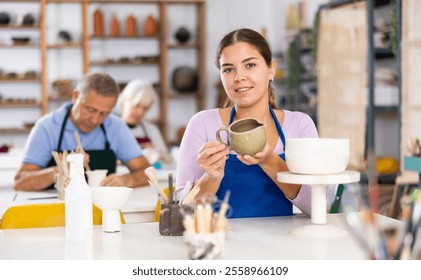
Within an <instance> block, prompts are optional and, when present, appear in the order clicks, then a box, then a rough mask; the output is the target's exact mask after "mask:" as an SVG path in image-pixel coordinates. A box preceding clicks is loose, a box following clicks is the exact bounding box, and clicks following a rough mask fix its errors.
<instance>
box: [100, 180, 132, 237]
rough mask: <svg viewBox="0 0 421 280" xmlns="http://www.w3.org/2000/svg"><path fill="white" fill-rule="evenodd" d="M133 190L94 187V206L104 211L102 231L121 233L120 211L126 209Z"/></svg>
mask: <svg viewBox="0 0 421 280" xmlns="http://www.w3.org/2000/svg"><path fill="white" fill-rule="evenodd" d="M132 191H133V189H132V188H127V187H93V188H92V198H93V202H94V204H95V205H96V206H97V207H98V208H100V209H101V210H102V230H103V231H105V232H119V231H121V218H120V209H121V208H123V207H124V205H125V204H126V203H127V201H128V200H129V198H130V195H131V194H132Z"/></svg>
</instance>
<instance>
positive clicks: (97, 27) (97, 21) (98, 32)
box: [94, 9, 104, 36]
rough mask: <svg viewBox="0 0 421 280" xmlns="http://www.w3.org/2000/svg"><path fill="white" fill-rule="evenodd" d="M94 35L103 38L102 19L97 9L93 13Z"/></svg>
mask: <svg viewBox="0 0 421 280" xmlns="http://www.w3.org/2000/svg"><path fill="white" fill-rule="evenodd" d="M94 35H95V36H104V18H103V16H102V12H101V10H99V9H98V10H96V11H95V12H94Z"/></svg>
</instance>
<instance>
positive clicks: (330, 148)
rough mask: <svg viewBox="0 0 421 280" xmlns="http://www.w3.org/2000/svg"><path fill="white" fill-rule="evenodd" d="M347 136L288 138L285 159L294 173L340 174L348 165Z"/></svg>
mask: <svg viewBox="0 0 421 280" xmlns="http://www.w3.org/2000/svg"><path fill="white" fill-rule="evenodd" d="M349 154H350V146H349V139H347V138H287V139H286V147H285V159H286V163H287V166H288V169H289V171H290V172H292V173H297V174H308V175H329V174H338V173H341V172H343V171H345V169H346V168H347V166H348V162H349Z"/></svg>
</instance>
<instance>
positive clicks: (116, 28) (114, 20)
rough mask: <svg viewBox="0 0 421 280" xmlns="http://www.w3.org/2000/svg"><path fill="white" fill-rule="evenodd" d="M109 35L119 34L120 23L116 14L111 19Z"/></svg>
mask: <svg viewBox="0 0 421 280" xmlns="http://www.w3.org/2000/svg"><path fill="white" fill-rule="evenodd" d="M111 36H120V23H119V22H118V18H117V17H116V16H113V17H112V19H111Z"/></svg>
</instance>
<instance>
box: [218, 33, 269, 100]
mask: <svg viewBox="0 0 421 280" xmlns="http://www.w3.org/2000/svg"><path fill="white" fill-rule="evenodd" d="M237 42H244V43H247V44H249V45H251V46H254V47H255V48H256V50H257V51H258V52H259V53H260V55H261V56H262V57H263V59H264V60H265V62H266V65H267V66H268V67H269V66H270V63H271V61H272V52H271V50H270V47H269V44H268V42H267V41H266V39H265V38H264V37H263V36H262V35H261V34H260V33H259V32H256V31H254V30H252V29H248V28H242V29H237V30H234V31H231V32H230V33H228V34H227V35H225V36H224V37H223V38H222V40H221V42H220V43H219V46H218V50H217V51H216V59H215V65H216V67H217V68H218V69H220V63H219V62H220V59H221V54H222V51H223V50H224V49H225V48H226V47H229V46H231V45H233V44H234V43H237ZM268 90H269V105H270V106H272V108H277V106H276V96H275V92H274V90H273V88H272V85H271V83H270V82H269V88H268ZM230 103H231V102H230V100H229V98H226V100H225V102H224V107H228V106H229V105H230Z"/></svg>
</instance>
